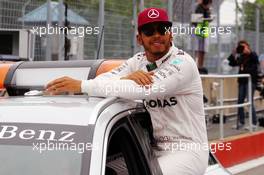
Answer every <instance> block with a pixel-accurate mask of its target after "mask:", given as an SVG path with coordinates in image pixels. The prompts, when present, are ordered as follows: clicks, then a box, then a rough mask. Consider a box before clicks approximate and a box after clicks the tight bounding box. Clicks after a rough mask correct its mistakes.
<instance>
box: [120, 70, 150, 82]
mask: <svg viewBox="0 0 264 175" xmlns="http://www.w3.org/2000/svg"><path fill="white" fill-rule="evenodd" d="M153 74H154V72H144V71H142V70H140V71H136V72H133V73H131V74H129V75H127V76H125V77H122V78H121V79H127V80H133V81H135V82H136V83H137V84H139V85H141V86H149V85H151V84H152V83H153V80H152V75H153Z"/></svg>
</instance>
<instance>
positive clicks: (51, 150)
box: [0, 123, 94, 175]
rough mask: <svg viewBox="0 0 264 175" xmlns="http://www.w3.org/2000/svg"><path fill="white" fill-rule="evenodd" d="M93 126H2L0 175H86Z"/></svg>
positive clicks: (0, 132) (9, 124) (88, 166)
mask: <svg viewBox="0 0 264 175" xmlns="http://www.w3.org/2000/svg"><path fill="white" fill-rule="evenodd" d="M92 128H93V127H90V126H72V125H57V124H30V123H27V124H24V123H23V124H21V123H4V124H3V123H1V124H0V155H1V156H0V162H1V164H0V174H6V175H36V174H38V175H83V174H88V172H89V169H90V165H89V162H90V156H91V151H92V148H93V147H94V145H93V144H92V143H91V140H92V134H93V133H92V132H93V129H92Z"/></svg>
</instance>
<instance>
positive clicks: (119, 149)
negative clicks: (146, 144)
mask: <svg viewBox="0 0 264 175" xmlns="http://www.w3.org/2000/svg"><path fill="white" fill-rule="evenodd" d="M108 143H109V144H108V148H107V161H106V168H105V175H140V174H145V175H148V174H150V173H149V172H148V168H147V167H146V163H145V162H144V161H143V158H142V156H144V155H143V154H142V152H141V151H140V146H139V142H138V141H137V139H136V137H135V135H134V133H133V128H132V127H131V126H130V124H129V122H128V120H127V118H126V119H122V120H121V121H119V122H118V123H117V124H116V125H115V126H114V127H113V129H112V131H111V133H110V139H109V141H108Z"/></svg>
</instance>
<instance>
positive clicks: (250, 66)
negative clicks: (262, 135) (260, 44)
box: [228, 40, 259, 130]
mask: <svg viewBox="0 0 264 175" xmlns="http://www.w3.org/2000/svg"><path fill="white" fill-rule="evenodd" d="M228 60H229V65H230V66H238V67H239V71H238V73H239V74H250V76H251V79H252V99H251V100H252V124H253V129H254V130H255V129H257V116H256V111H255V107H254V92H255V90H256V86H257V82H258V66H259V61H258V55H257V54H256V53H255V52H253V51H252V50H251V48H250V46H249V44H248V42H247V41H245V40H241V41H239V42H238V44H237V47H236V49H234V50H233V53H232V54H231V55H230V56H229V57H228ZM247 94H248V78H246V77H245V78H238V104H241V103H244V100H245V98H246V97H247ZM238 116H239V117H238V123H237V125H236V126H235V128H237V129H240V128H244V125H245V114H244V108H243V107H240V108H238ZM245 129H248V128H245Z"/></svg>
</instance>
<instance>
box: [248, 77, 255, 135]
mask: <svg viewBox="0 0 264 175" xmlns="http://www.w3.org/2000/svg"><path fill="white" fill-rule="evenodd" d="M253 97H254V96H253ZM248 101H249V103H250V105H249V112H248V115H249V130H250V132H253V130H252V107H253V106H252V80H251V76H249V77H248Z"/></svg>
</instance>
